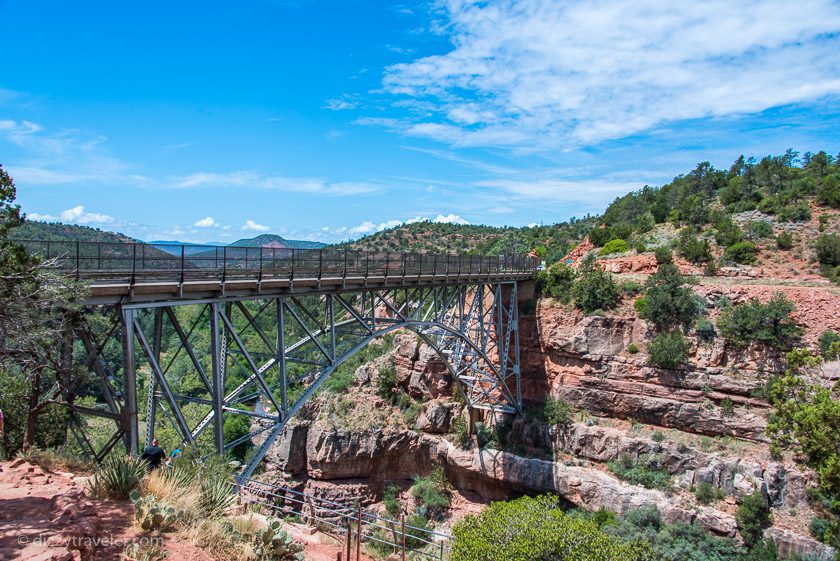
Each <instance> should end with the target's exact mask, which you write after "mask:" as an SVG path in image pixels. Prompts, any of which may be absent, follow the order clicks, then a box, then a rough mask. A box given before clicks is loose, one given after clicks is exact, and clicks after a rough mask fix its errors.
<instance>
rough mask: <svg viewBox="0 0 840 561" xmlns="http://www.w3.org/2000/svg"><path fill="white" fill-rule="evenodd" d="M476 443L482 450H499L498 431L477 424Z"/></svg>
mask: <svg viewBox="0 0 840 561" xmlns="http://www.w3.org/2000/svg"><path fill="white" fill-rule="evenodd" d="M475 441H476V443H477V444H478V447H479V448H480V449H482V450H484V449H485V448H493V449H497V448H499V440H498V435H497V434H496V431H495V430H494V429H493V428H490V427H488V426H487V425H485V424H484V423H476V424H475Z"/></svg>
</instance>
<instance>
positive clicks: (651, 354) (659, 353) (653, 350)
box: [648, 331, 690, 370]
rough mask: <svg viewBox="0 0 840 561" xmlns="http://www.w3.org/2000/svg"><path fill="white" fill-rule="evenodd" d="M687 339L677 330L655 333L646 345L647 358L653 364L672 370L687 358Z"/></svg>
mask: <svg viewBox="0 0 840 561" xmlns="http://www.w3.org/2000/svg"><path fill="white" fill-rule="evenodd" d="M689 348H690V347H689V343H688V339H686V338H685V337H683V335H682V333H680V332H679V331H666V332H664V333H660V334H659V335H657V336H656V337H655V338H654V339H653V341H651V342H650V345H648V359H649V360H650V362H651V364H653V365H654V366H659V367H660V368H667V369H668V370H674V369H676V368H679V367H680V366H682V365H683V364H684V363H685V361H686V359H688V351H689Z"/></svg>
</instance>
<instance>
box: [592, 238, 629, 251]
mask: <svg viewBox="0 0 840 561" xmlns="http://www.w3.org/2000/svg"><path fill="white" fill-rule="evenodd" d="M628 251H630V248H629V247H627V242H626V241H624V240H621V239H618V240H610V241H608V242H607V243H606V244H604V247H602V248H601V251H599V252H598V254H599V255H612V254H614V253H626V252H628Z"/></svg>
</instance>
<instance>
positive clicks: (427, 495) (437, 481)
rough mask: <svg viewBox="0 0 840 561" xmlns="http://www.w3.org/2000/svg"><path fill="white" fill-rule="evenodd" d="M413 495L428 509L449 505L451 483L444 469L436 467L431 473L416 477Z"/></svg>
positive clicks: (412, 487)
mask: <svg viewBox="0 0 840 561" xmlns="http://www.w3.org/2000/svg"><path fill="white" fill-rule="evenodd" d="M411 495H412V496H413V497H414V498H416V499H417V500H418V501H420V504H421V505H423V506H424V507H426V509H435V508H437V509H440V508H448V507H449V483H448V482H447V480H446V476H445V475H444V474H443V470H442V469H441V468H440V467H437V468H435V469H434V470H433V471H432V473H431V474H429V475H427V476H425V477H421V476H419V475H418V476H415V477H414V485H412V486H411Z"/></svg>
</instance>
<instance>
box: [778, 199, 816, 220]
mask: <svg viewBox="0 0 840 561" xmlns="http://www.w3.org/2000/svg"><path fill="white" fill-rule="evenodd" d="M776 217H777V218H778V219H779V220H781V221H782V222H805V221H807V220H810V219H811V209H810V207H808V202H807V201H799V202H798V203H794V204H789V205H786V206H784V207H782V208H780V209H779V210H778V211H777V212H776Z"/></svg>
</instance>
